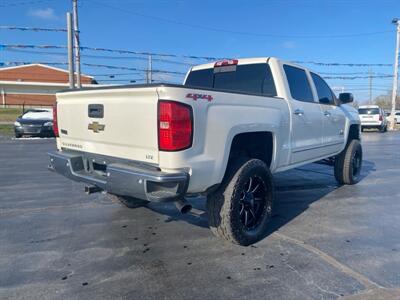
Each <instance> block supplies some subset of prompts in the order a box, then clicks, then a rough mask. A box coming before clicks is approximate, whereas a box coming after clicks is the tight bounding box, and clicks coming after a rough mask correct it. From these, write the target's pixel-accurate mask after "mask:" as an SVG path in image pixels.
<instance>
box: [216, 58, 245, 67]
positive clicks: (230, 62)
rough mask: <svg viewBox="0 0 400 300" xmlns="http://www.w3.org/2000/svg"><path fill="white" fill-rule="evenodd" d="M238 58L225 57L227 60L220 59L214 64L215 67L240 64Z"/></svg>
mask: <svg viewBox="0 0 400 300" xmlns="http://www.w3.org/2000/svg"><path fill="white" fill-rule="evenodd" d="M238 62H239V61H238V60H237V59H225V60H220V61H217V62H216V63H215V64H214V67H223V66H234V65H237V64H238Z"/></svg>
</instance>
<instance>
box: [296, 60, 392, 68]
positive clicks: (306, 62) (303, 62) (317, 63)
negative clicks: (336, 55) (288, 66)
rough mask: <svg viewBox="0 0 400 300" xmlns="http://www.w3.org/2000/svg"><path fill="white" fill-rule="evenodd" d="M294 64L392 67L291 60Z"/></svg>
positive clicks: (371, 65) (373, 65) (372, 65)
mask: <svg viewBox="0 0 400 300" xmlns="http://www.w3.org/2000/svg"><path fill="white" fill-rule="evenodd" d="M292 62H293V63H296V64H313V65H318V66H347V67H392V66H393V64H381V63H377V64H366V63H337V62H317V61H300V60H297V61H292Z"/></svg>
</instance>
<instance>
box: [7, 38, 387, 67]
mask: <svg viewBox="0 0 400 300" xmlns="http://www.w3.org/2000/svg"><path fill="white" fill-rule="evenodd" d="M13 48H17V49H18V48H22V49H66V46H63V45H23V44H21V45H16V44H0V50H2V49H3V50H4V49H13ZM80 48H81V50H83V51H84V50H91V51H104V52H113V53H119V54H135V55H146V56H148V55H152V56H160V57H176V58H191V59H205V60H221V59H224V58H218V57H208V56H194V55H177V54H166V53H153V52H138V51H132V50H118V49H108V48H97V47H80ZM292 62H293V63H298V64H314V65H319V66H348V67H391V66H393V65H392V64H385V63H339V62H317V61H292Z"/></svg>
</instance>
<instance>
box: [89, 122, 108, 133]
mask: <svg viewBox="0 0 400 300" xmlns="http://www.w3.org/2000/svg"><path fill="white" fill-rule="evenodd" d="M105 127H106V125H103V124H99V122H93V123H90V124H89V125H88V129H89V130H93V132H96V133H98V132H99V131H104V128H105Z"/></svg>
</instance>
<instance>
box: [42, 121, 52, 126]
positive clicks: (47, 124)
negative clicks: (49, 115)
mask: <svg viewBox="0 0 400 300" xmlns="http://www.w3.org/2000/svg"><path fill="white" fill-rule="evenodd" d="M43 125H44V126H53V122H46V123H44V124H43Z"/></svg>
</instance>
